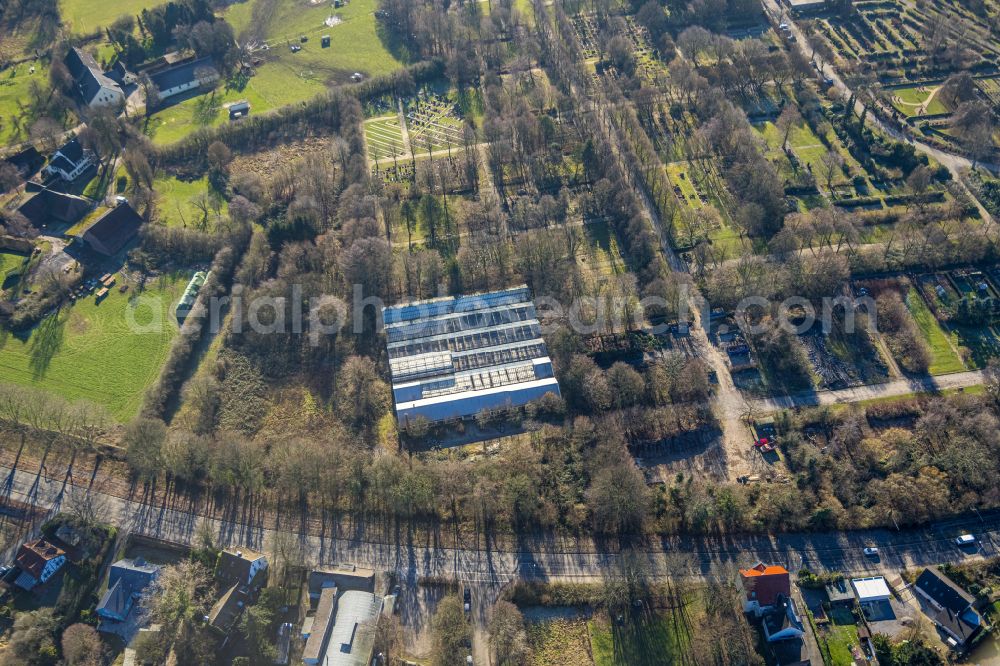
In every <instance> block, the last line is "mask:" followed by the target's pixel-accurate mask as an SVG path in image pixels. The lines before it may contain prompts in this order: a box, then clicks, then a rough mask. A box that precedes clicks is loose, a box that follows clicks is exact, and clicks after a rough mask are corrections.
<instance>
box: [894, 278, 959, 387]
mask: <svg viewBox="0 0 1000 666" xmlns="http://www.w3.org/2000/svg"><path fill="white" fill-rule="evenodd" d="M906 307H908V308H909V309H910V314H912V315H913V319H914V320H915V321H916V322H917V327H918V328H919V329H920V333H921V334H922V335H923V336H924V340H925V341H926V342H927V344H928V345H929V346H930V348H931V358H932V360H931V365H930V368H929V371H930V373H931V374H932V375H940V374H944V373H948V372H961V371H963V370H965V364H964V363H962V359H961V358H959V356H958V354H956V353H955V350H954V349H953V348H952V346H951V343H950V342H949V340H948V335H947V334H946V333H945V332H944V330H943V329H942V328H941V325H940V324H939V323H938V320H937V319H936V318H935V317H934V314H933V313H932V312H931V311H930V308H928V307H927V304H926V303H924V299H923V298H921V297H920V294H919V293H918V292H917V289H916V287H910V291H909V293H908V294H907V295H906Z"/></svg>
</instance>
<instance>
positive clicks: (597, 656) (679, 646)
mask: <svg viewBox="0 0 1000 666" xmlns="http://www.w3.org/2000/svg"><path fill="white" fill-rule="evenodd" d="M679 626H680V625H675V624H674V623H673V622H672V618H671V617H670V616H668V615H661V614H653V615H651V616H648V617H645V618H643V619H642V620H641V621H636V622H629V623H626V624H625V625H618V624H615V623H613V622H610V621H609V620H608V618H607V616H606V615H598V616H595V617H594V619H592V620H590V621H589V622H588V623H587V629H588V630H589V632H590V644H591V647H592V648H593V652H594V663H595V664H597V666H632V665H633V664H654V663H655V664H670V663H677V662H679V661H680V660H681V659H682V657H683V655H684V650H685V647H686V646H687V645H688V642H689V640H690V638H689V637H688V636H686V635H684V634H683V633H682V631H683V630H679Z"/></svg>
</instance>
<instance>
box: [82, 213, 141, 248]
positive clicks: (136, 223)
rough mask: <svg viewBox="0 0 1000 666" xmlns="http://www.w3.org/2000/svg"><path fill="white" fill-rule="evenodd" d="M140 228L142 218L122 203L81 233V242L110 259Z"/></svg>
mask: <svg viewBox="0 0 1000 666" xmlns="http://www.w3.org/2000/svg"><path fill="white" fill-rule="evenodd" d="M141 226H142V218H141V217H139V214H138V213H137V212H135V209H134V208H132V206H131V205H130V204H129V203H128V202H127V201H123V202H121V203H119V204H118V205H117V206H115V207H114V208H112V209H110V210H108V212H106V213H104V214H103V215H101V216H100V217H99V218H97V221H96V222H94V223H93V224H92V225H90V227H89V228H88V229H87V230H86V231H85V232H83V242H85V243H86V244H87V245H89V246H90V247H91V249H93V250H94V251H95V252H98V253H100V254H103V255H105V256H107V257H110V256H113V255H116V254H118V252H120V251H121V249H122V248H123V247H125V245H126V244H127V243H128V242H129V241H130V240H132V239H133V238H134V237H135V235H136V234H137V233H139V227H141Z"/></svg>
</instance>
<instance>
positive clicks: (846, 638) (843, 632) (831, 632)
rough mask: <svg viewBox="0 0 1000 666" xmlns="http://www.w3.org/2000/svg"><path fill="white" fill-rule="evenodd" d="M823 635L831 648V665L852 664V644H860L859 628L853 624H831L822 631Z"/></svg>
mask: <svg viewBox="0 0 1000 666" xmlns="http://www.w3.org/2000/svg"><path fill="white" fill-rule="evenodd" d="M822 637H823V640H824V642H825V645H826V647H827V648H828V649H829V658H830V664H831V666H851V664H853V663H854V656H853V655H852V653H851V648H852V646H855V645H857V644H858V630H857V627H856V626H855V625H853V624H841V625H837V624H831V625H829V626H827V627H826V628H825V629H824V630H823V631H822Z"/></svg>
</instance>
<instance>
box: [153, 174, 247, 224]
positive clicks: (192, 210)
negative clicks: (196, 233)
mask: <svg viewBox="0 0 1000 666" xmlns="http://www.w3.org/2000/svg"><path fill="white" fill-rule="evenodd" d="M153 190H155V191H156V195H157V200H156V203H157V212H158V216H159V221H160V222H162V223H164V224H166V225H167V226H170V227H184V226H186V227H192V228H195V229H199V230H200V229H207V230H210V229H212V228H214V226H215V221H216V215H215V211H214V210H213V209H212V207H211V205H210V206H209V209H208V215H207V218H206V216H205V214H204V213H203V212H202V211H201V210H200V209H199V208H198V207H197V206H196V205H195V201H196V200H197V199H198V198H199V197H200V196H201V195H207V196H208V197H209V198H210V199H211V197H213V196H215V195H214V193H212V192H211V190H210V188H209V186H208V176H203V177H202V178H200V179H198V180H191V181H185V180H178V179H177V178H173V177H170V178H167V177H161V178H157V179H156V180H155V181H154V182H153ZM218 201H219V203H220V208H219V214H220V215H225V214H226V212H227V211H228V209H229V205H228V203H227V202H226V201H225V200H224V199H222V198H221V197H219V198H218Z"/></svg>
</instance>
